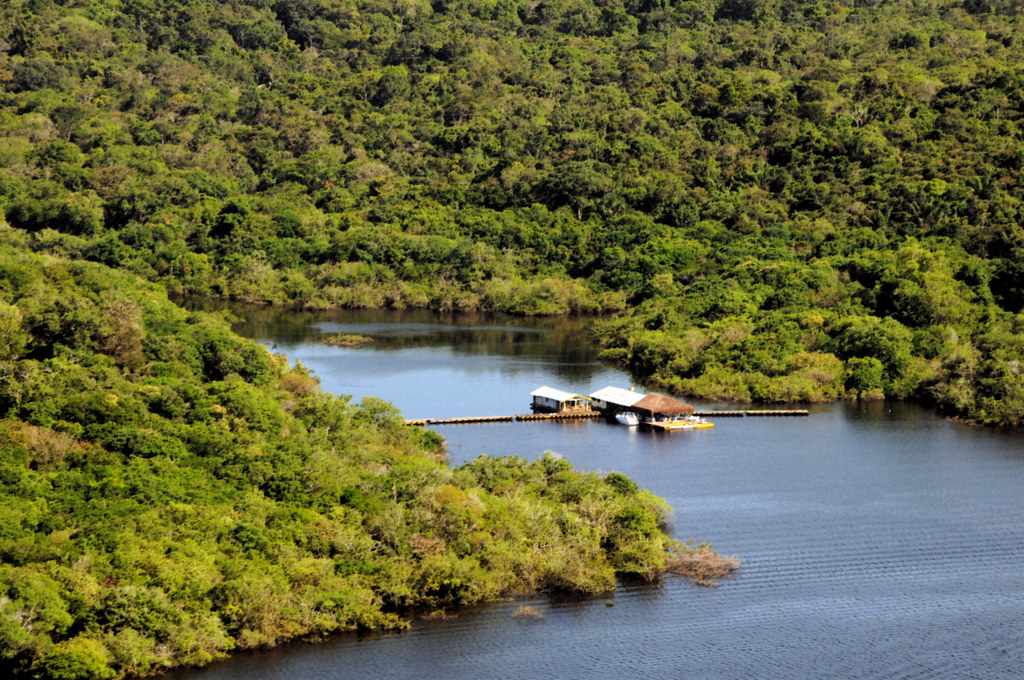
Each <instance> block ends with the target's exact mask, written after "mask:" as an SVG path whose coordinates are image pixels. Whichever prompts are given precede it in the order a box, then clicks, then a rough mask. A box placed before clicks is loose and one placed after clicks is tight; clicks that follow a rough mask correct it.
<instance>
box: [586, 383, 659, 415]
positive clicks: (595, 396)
mask: <svg viewBox="0 0 1024 680" xmlns="http://www.w3.org/2000/svg"><path fill="white" fill-rule="evenodd" d="M645 396H646V395H644V394H641V393H640V392H634V391H633V390H624V389H622V388H621V387H602V388H601V389H599V390H598V391H597V392H593V393H591V394H590V401H591V402H592V403H593V404H594V408H596V409H597V410H598V411H601V412H603V413H607V414H609V415H615V414H616V413H620V412H622V411H628V410H630V408H631V407H632V406H633V404H635V403H637V402H638V401H640V400H641V399H643V398H644V397H645Z"/></svg>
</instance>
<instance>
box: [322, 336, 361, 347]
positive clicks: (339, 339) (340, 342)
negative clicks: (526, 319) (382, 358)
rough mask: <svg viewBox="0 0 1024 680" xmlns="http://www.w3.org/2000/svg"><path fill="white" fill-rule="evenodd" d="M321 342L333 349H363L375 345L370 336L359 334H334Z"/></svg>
mask: <svg viewBox="0 0 1024 680" xmlns="http://www.w3.org/2000/svg"><path fill="white" fill-rule="evenodd" d="M321 342H323V343H324V344H325V345H330V346H331V347H362V346H364V345H371V344H373V342H374V340H373V338H371V337H370V336H368V335H359V334H357V333H332V334H331V335H328V336H326V337H324V338H323V339H322V340H321Z"/></svg>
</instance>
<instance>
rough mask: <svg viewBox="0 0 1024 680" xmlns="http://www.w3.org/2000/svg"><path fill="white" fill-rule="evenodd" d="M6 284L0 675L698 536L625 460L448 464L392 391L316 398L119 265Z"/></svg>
mask: <svg viewBox="0 0 1024 680" xmlns="http://www.w3.org/2000/svg"><path fill="white" fill-rule="evenodd" d="M0 295H2V298H3V302H2V304H0V480H2V485H0V517H2V522H0V668H3V669H4V670H7V671H11V672H13V673H16V674H18V675H20V676H24V677H38V678H43V679H47V678H52V679H58V680H75V679H83V680H84V679H86V678H88V679H90V680H94V679H104V678H119V677H125V676H146V675H151V674H154V673H158V672H160V671H162V670H166V669H170V668H174V667H178V666H190V665H203V664H206V663H208V662H210V661H212V660H214V659H218V658H223V657H224V656H226V655H228V654H230V653H231V652H232V651H233V650H242V649H254V648H260V647H269V646H274V645H276V644H279V643H282V642H285V641H287V640H293V639H310V640H316V639H322V638H323V637H325V636H327V635H330V634H332V633H335V632H343V631H354V630H366V629H396V630H401V629H403V628H406V627H407V626H408V619H409V617H410V616H412V615H414V614H415V613H417V612H428V613H429V612H434V613H436V614H439V613H441V612H445V611H450V610H454V609H457V608H459V607H462V606H464V605H467V604H472V603H479V602H488V601H496V600H498V599H500V598H501V597H504V596H508V595H512V594H521V593H548V594H551V595H597V594H600V593H605V592H610V591H611V590H613V589H614V588H615V584H616V581H617V580H619V579H639V580H656V579H659V578H661V577H663V576H665V575H666V574H668V573H670V572H677V571H678V570H677V568H676V565H677V563H678V560H679V556H680V555H686V554H688V553H689V552H690V550H691V549H690V547H689V546H685V545H682V544H679V543H678V542H677V541H675V540H673V539H672V538H671V537H670V536H669V535H668V534H667V533H666V531H665V527H666V521H667V518H668V516H669V512H670V509H669V507H668V506H667V505H666V503H665V501H664V500H663V499H661V498H658V497H657V496H654V495H653V494H651V493H650V492H648V491H646V490H644V489H640V488H639V487H638V486H637V484H636V483H635V482H633V481H632V480H630V479H628V478H627V477H625V476H623V475H622V474H619V473H615V472H612V473H608V474H605V475H598V474H593V473H583V472H579V471H576V470H574V469H573V468H572V466H571V465H570V463H569V462H568V461H566V460H564V459H562V458H561V457H560V456H558V455H556V454H550V453H548V454H545V455H544V456H543V457H541V458H540V459H538V460H535V461H533V462H528V461H526V460H525V459H522V458H519V457H507V458H491V457H487V456H481V457H479V458H477V459H476V460H473V461H471V462H468V463H465V464H463V465H459V466H457V467H454V468H453V467H450V466H449V465H448V464H447V462H446V455H445V451H444V442H443V440H442V439H441V438H440V437H439V436H438V435H437V434H435V433H432V432H430V431H426V430H421V429H419V428H409V427H406V426H405V425H404V420H403V419H402V417H401V415H400V413H399V412H398V411H397V409H395V408H394V407H393V406H391V405H390V404H387V403H385V402H382V401H380V400H377V399H372V398H367V399H364V400H363V401H362V402H361V403H360V404H358V405H356V404H352V403H350V401H349V398H348V397H345V396H333V395H329V394H325V393H323V392H322V391H321V390H320V387H319V385H318V382H317V380H316V379H315V378H314V377H312V376H311V375H309V374H308V372H307V371H306V370H305V369H304V368H303V367H302V366H301V365H295V366H291V365H289V363H288V361H287V359H286V358H285V357H283V356H281V355H273V354H271V353H270V352H269V351H268V350H266V349H265V348H264V347H262V346H260V345H258V344H256V343H255V342H252V341H249V340H245V339H242V338H240V337H238V336H237V335H236V334H234V333H233V332H231V330H230V327H229V325H228V322H227V321H226V320H225V318H224V317H223V316H219V315H213V314H207V313H201V312H188V311H186V310H183V309H182V308H180V307H178V306H176V305H174V304H173V303H171V302H170V301H169V300H168V298H167V295H166V292H165V291H164V290H163V289H162V288H161V287H160V286H158V285H155V284H151V283H146V282H144V281H142V280H141V279H138V278H137V277H135V276H134V275H132V274H130V273H126V272H123V271H119V270H114V269H110V268H107V267H105V266H103V265H99V264H96V263H90V262H82V261H72V260H67V259H62V258H55V257H53V256H42V255H36V254H31V253H27V252H25V251H23V250H19V249H15V248H11V247H9V246H7V245H0ZM703 549H704V548H703V547H702V548H701V550H703ZM703 557H704V559H705V560H706V557H707V556H706V555H703ZM702 564H703V561H702ZM712 576H713V574H712V572H711V571H710V570H708V569H706V568H703V567H702V568H701V569H698V570H697V571H694V572H692V577H693V580H694V582H695V583H698V584H704V585H707V584H709V583H710V582H711V581H710V580H709V579H710V578H711V577H712Z"/></svg>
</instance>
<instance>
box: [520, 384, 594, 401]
mask: <svg viewBox="0 0 1024 680" xmlns="http://www.w3.org/2000/svg"><path fill="white" fill-rule="evenodd" d="M530 396H531V397H544V398H545V399H554V400H555V401H558V402H562V401H568V400H569V399H575V398H576V397H581V396H583V395H581V394H573V393H572V392H564V391H562V390H556V389H555V388H554V387H548V386H547V385H542V386H540V387H538V388H537V389H535V390H534V391H533V392H530Z"/></svg>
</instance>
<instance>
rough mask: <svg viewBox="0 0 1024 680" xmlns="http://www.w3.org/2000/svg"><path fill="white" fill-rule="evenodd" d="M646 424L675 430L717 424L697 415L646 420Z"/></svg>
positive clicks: (703, 427) (653, 427) (661, 428)
mask: <svg viewBox="0 0 1024 680" xmlns="http://www.w3.org/2000/svg"><path fill="white" fill-rule="evenodd" d="M644 425H646V426H647V427H649V428H651V429H654V430H664V431H675V430H707V429H709V428H712V427H714V426H715V424H714V423H711V422H708V421H706V420H704V419H703V418H698V417H696V416H682V417H679V418H669V419H665V420H645V421H644Z"/></svg>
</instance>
